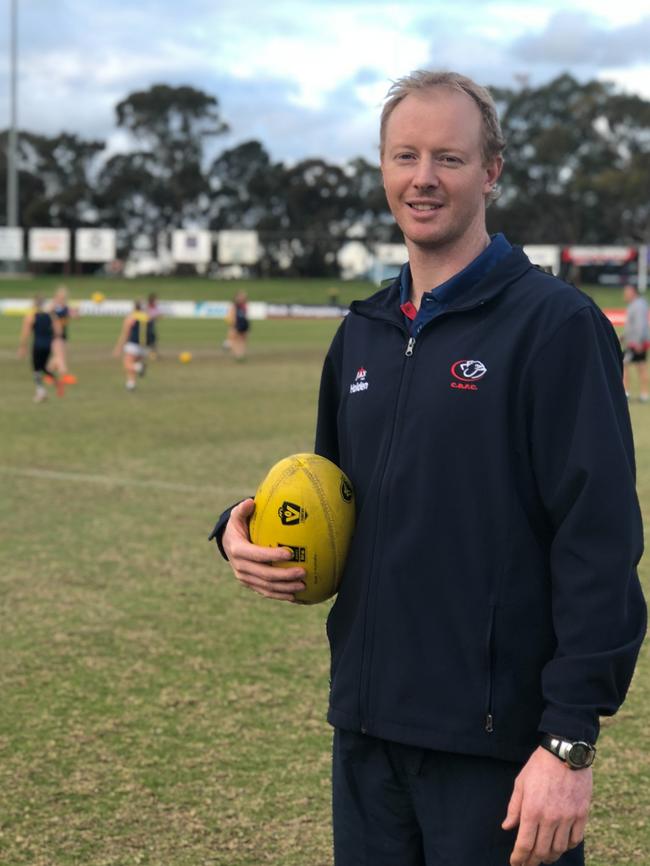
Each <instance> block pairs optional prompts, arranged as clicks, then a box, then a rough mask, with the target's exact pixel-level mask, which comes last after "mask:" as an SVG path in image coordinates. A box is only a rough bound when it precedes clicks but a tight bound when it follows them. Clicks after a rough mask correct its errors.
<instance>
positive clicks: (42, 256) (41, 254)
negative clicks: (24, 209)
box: [29, 229, 70, 262]
mask: <svg viewBox="0 0 650 866" xmlns="http://www.w3.org/2000/svg"><path fill="white" fill-rule="evenodd" d="M29 260H30V261H32V262H67V261H70V230H69V229H30V231H29Z"/></svg>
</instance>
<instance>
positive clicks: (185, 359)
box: [178, 352, 192, 364]
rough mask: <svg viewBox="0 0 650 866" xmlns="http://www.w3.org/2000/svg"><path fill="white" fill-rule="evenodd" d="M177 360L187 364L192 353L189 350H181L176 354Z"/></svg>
mask: <svg viewBox="0 0 650 866" xmlns="http://www.w3.org/2000/svg"><path fill="white" fill-rule="evenodd" d="M178 360H179V361H180V362H181V364H189V363H190V361H191V360H192V353H191V352H181V353H180V355H179V356H178Z"/></svg>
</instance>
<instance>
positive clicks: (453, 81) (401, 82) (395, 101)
mask: <svg viewBox="0 0 650 866" xmlns="http://www.w3.org/2000/svg"><path fill="white" fill-rule="evenodd" d="M434 87H451V88H453V89H454V90H458V91H460V92H461V93H465V94H467V96H469V97H470V98H471V99H472V100H473V101H474V103H475V104H476V106H477V108H478V110H479V111H480V112H481V122H482V127H483V131H482V135H481V155H482V157H483V164H484V165H487V163H488V162H490V161H491V160H492V159H494V158H495V157H497V156H501V155H502V154H503V151H504V150H505V146H506V142H505V139H504V137H503V132H502V130H501V123H500V122H499V116H498V114H497V108H496V105H495V104H494V99H492V96H491V94H490V92H489V91H488V90H487V89H486V88H485V87H481V85H480V84H477V83H476V82H475V81H472V79H471V78H467V76H465V75H460V73H458V72H443V71H437V72H436V71H432V70H426V69H417V70H416V71H415V72H411V73H410V74H409V75H405V76H403V77H402V78H398V79H397V81H394V82H393V84H392V85H391V86H390V88H389V90H388V93H387V94H386V101H385V102H384V107H383V109H382V112H381V120H380V123H379V152H380V155H382V156H383V153H384V146H385V143H386V126H387V124H388V118H389V117H390V116H391V114H392V113H393V111H394V110H395V108H396V107H397V106H398V105H399V103H400V102H401V101H402V100H403V99H404V98H405V97H406V96H408V95H409V93H417V92H421V91H423V90H429V89H432V88H434ZM497 197H498V192H497V191H496V188H495V189H494V190H493V191H492V192H491V193H490V194H489V195H488V197H487V198H488V201H492V200H494V199H495V198H497Z"/></svg>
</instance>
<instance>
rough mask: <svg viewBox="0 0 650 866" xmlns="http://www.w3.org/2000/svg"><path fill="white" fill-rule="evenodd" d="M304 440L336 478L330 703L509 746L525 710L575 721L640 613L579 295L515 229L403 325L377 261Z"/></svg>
mask: <svg viewBox="0 0 650 866" xmlns="http://www.w3.org/2000/svg"><path fill="white" fill-rule="evenodd" d="M316 451H317V452H318V453H320V454H322V455H324V456H325V457H328V458H329V459H330V460H333V461H334V462H335V463H337V464H338V465H339V466H341V468H342V469H343V470H344V471H345V472H346V473H347V474H348V476H349V477H350V479H351V480H352V482H353V484H354V487H355V491H356V498H357V527H356V532H355V536H354V539H353V542H352V547H351V551H350V555H349V558H348V562H347V566H346V570H345V574H344V577H343V580H342V583H341V587H340V590H339V593H338V596H337V598H336V602H335V604H334V605H333V607H332V610H331V612H330V615H329V618H328V623H327V632H328V636H329V640H330V645H331V652H332V666H331V693H330V708H329V715H328V718H329V720H330V722H331V723H332V724H333V725H335V726H338V727H341V728H346V729H350V730H356V731H366V732H368V733H369V734H372V735H375V736H378V737H383V738H385V739H389V740H394V741H397V742H402V743H410V744H414V745H418V746H424V747H428V748H433V749H442V750H447V751H455V752H462V753H467V754H482V755H493V756H495V757H500V758H505V759H511V760H525V759H526V758H527V757H528V756H529V754H530V753H531V752H532V751H533V750H534V748H535V747H536V745H537V744H538V742H539V736H540V735H539V732H540V731H545V732H549V733H554V734H560V735H562V736H565V737H567V738H575V739H585V740H587V741H589V742H595V740H596V738H597V735H598V717H599V715H611V714H613V713H614V712H616V710H617V709H618V707H619V706H620V704H621V703H622V701H623V699H624V697H625V694H626V691H627V688H628V685H629V683H630V679H631V677H632V672H633V669H634V664H635V661H636V657H637V655H638V651H639V648H640V645H641V642H642V639H643V635H644V633H645V627H646V611H645V604H644V601H643V596H642V593H641V588H640V585H639V581H638V577H637V574H636V565H637V563H638V560H639V558H640V556H641V552H642V522H641V517H640V512H639V507H638V502H637V497H636V493H635V478H634V475H635V467H634V452H633V441H632V433H631V428H630V421H629V414H628V409H627V405H626V401H625V394H624V391H623V388H622V383H621V358H620V349H619V343H618V340H617V338H616V335H615V332H614V330H613V328H612V327H611V325H610V324H609V322H608V321H607V319H606V318H605V317H604V316H603V314H602V313H601V312H600V311H599V309H598V308H597V307H596V306H595V304H594V303H593V302H592V301H591V300H590V299H589V298H588V297H587V296H585V295H584V294H582V293H581V292H579V291H578V290H577V289H575V288H574V287H572V286H569V285H567V284H565V283H563V282H561V281H560V280H558V279H556V278H554V277H552V276H550V275H548V274H546V273H545V272H543V271H540V270H538V269H536V268H534V267H533V266H532V265H531V263H530V261H529V260H528V258H527V257H526V256H525V255H524V253H523V252H522V251H521V250H520V249H518V248H514V249H513V250H512V251H511V252H510V253H509V254H508V255H507V256H506V257H505V258H504V259H503V260H501V261H500V262H499V263H498V264H497V265H495V267H494V268H492V270H490V271H489V273H488V274H487V275H486V276H484V277H483V279H482V280H481V281H480V282H479V283H478V284H476V285H475V286H474V288H473V289H471V290H470V291H469V292H467V293H464V294H463V296H462V298H461V301H460V302H459V304H458V306H455V307H454V306H453V305H451V306H450V307H449V308H448V309H447V310H446V311H445V312H444V313H442V314H441V315H439V316H438V317H437V318H435V319H433V321H431V322H429V323H428V324H427V325H425V327H424V328H423V329H422V331H421V332H420V334H419V335H418V337H417V339H416V340H415V341H413V340H412V338H410V337H409V332H408V329H407V326H406V324H405V320H404V316H403V314H402V313H401V311H400V308H399V283H398V281H396V282H395V283H393V284H392V285H391V286H389V287H388V288H387V289H384V290H381V291H379V292H378V293H377V294H375V295H373V296H372V297H371V298H369V299H368V300H365V301H359V302H355V303H354V304H353V305H352V307H351V311H350V313H349V315H348V316H347V318H346V319H345V320H344V322H343V323H342V324H341V327H340V329H339V331H338V332H337V334H336V336H335V338H334V341H333V343H332V346H331V348H330V350H329V353H328V355H327V358H326V361H325V365H324V369H323V376H322V382H321V389H320V399H319V412H318V426H317V435H316Z"/></svg>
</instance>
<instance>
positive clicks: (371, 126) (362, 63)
mask: <svg viewBox="0 0 650 866" xmlns="http://www.w3.org/2000/svg"><path fill="white" fill-rule="evenodd" d="M19 9H20V110H19V119H20V123H21V125H22V126H23V127H25V128H30V129H32V130H34V131H38V132H43V133H46V134H53V133H56V132H59V131H61V130H62V129H65V130H67V131H71V132H77V133H79V134H81V135H84V136H86V137H102V138H106V139H108V138H110V140H111V146H112V147H114V148H117V147H123V146H124V141H123V140H122V139H121V138H120V137H119V136H116V130H115V116H114V109H115V105H116V104H117V102H118V101H120V100H121V99H123V98H124V97H125V96H127V94H128V93H130V92H132V91H134V90H142V89H147V88H148V87H149V86H151V85H152V84H154V83H167V84H171V85H178V84H190V85H192V86H194V87H197V88H200V89H203V90H205V91H207V92H208V93H211V94H213V95H215V96H217V97H218V98H219V101H220V104H221V106H222V112H223V116H224V118H225V119H226V120H227V121H228V122H229V123H230V124H231V126H232V133H231V135H229V136H228V137H227V138H223V139H221V141H222V142H223V145H224V146H226V145H228V146H230V145H232V144H233V143H235V142H238V141H242V140H244V139H246V138H258V139H259V140H261V141H262V142H263V144H264V145H265V146H266V148H267V149H268V151H269V152H270V153H271V155H272V157H273V158H274V159H299V158H301V157H303V156H308V155H310V156H313V155H322V156H324V157H325V158H328V159H337V160H342V159H345V158H350V157H353V156H357V155H364V156H366V157H367V158H369V159H370V158H374V157H375V154H376V138H377V122H378V116H379V110H380V105H381V102H382V100H383V97H384V96H385V93H386V90H387V89H388V86H389V84H390V82H391V80H393V79H395V78H398V77H400V76H401V75H404V74H405V73H407V72H409V71H411V70H412V69H415V68H419V67H422V66H442V67H446V68H452V69H458V70H459V71H461V72H465V73H466V74H469V75H472V76H473V77H475V78H476V79H477V80H478V81H480V82H481V83H485V84H496V85H505V86H514V85H516V81H515V76H516V75H518V74H525V75H528V76H529V77H530V81H531V83H532V84H541V83H543V82H544V81H548V80H549V79H550V78H551V77H553V76H555V75H558V74H559V73H560V72H563V71H565V70H567V71H570V72H572V73H573V74H576V75H578V74H579V77H581V78H583V79H584V78H585V77H589V76H590V77H601V78H609V79H611V80H614V81H616V82H617V83H619V84H621V85H622V86H625V87H626V88H627V89H629V90H630V91H631V92H637V93H641V94H643V95H644V96H646V97H648V98H650V65H649V64H648V62H647V60H646V58H647V56H648V54H647V51H648V48H647V46H648V45H649V44H650V23H649V21H650V19H648V18H647V17H646V18H645V19H643V18H641V13H639V12H638V11H637V10H638V7H637V6H636V4H627V5H625V6H622V5H621V4H619V5H618V6H616V5H614V6H612V4H611V0H523V2H514V0H465V2H464V3H455V4H450V3H449V2H447V0H412V2H409V3H399V4H398V3H396V2H394V0H347V2H343V0H310V2H309V3H305V2H304V0H275V2H272V3H268V2H267V0H218V2H214V0H184V2H183V3H178V2H177V0H138V2H137V3H133V2H132V0H102V2H99V0H57V2H56V3H53V2H51V0H29V2H22V3H19ZM570 15H572V16H573V17H567V16H570ZM2 17H3V11H0V56H7V54H8V28H5V27H3V23H4V22H3V20H2ZM644 52H645V55H644ZM7 73H8V70H7V65H6V64H2V65H0V128H2V127H3V126H5V125H6V124H7V122H8V117H9V107H8V74H7Z"/></svg>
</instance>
